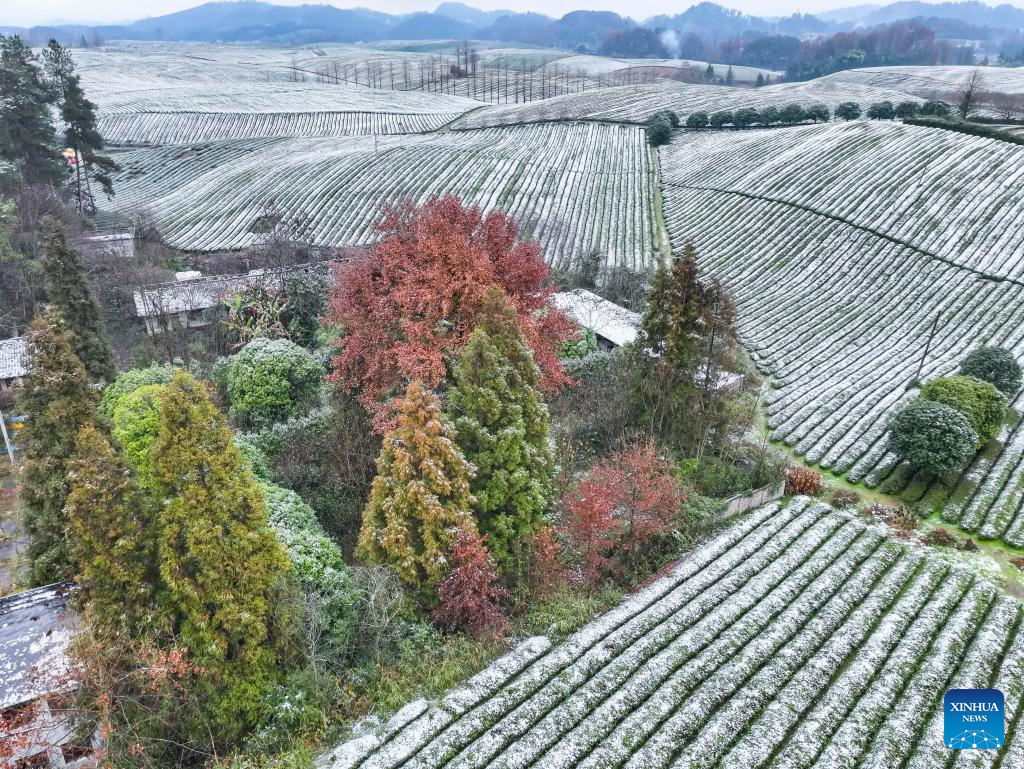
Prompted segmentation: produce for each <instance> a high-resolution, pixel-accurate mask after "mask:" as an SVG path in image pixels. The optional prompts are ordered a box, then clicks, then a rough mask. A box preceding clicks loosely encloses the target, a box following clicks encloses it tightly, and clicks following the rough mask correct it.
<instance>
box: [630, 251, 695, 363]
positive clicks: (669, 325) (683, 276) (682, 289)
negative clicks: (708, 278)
mask: <svg viewBox="0 0 1024 769" xmlns="http://www.w3.org/2000/svg"><path fill="white" fill-rule="evenodd" d="M707 301H708V290H707V288H706V287H705V286H704V285H703V283H701V281H700V278H699V276H698V273H697V252H696V250H695V249H694V248H693V245H692V244H690V243H687V244H686V246H685V248H684V249H683V253H682V255H680V256H677V257H676V258H675V260H674V261H673V263H672V270H671V272H669V271H668V270H667V269H666V268H665V267H664V266H661V267H659V268H658V272H657V274H656V275H655V278H654V285H653V286H652V288H651V293H650V296H649V298H648V304H647V311H646V312H645V313H644V317H643V322H642V328H643V339H644V345H645V346H646V347H647V348H648V349H650V350H652V351H653V352H654V353H656V354H657V356H658V357H659V358H661V359H662V360H663V361H664V362H666V363H668V364H669V365H671V366H672V367H673V368H674V369H676V370H677V371H693V370H694V368H695V367H696V365H697V364H698V362H699V361H700V359H701V350H702V346H701V336H702V333H703V332H702V325H703V321H702V320H701V318H702V315H703V313H704V309H705V304H706V303H707Z"/></svg>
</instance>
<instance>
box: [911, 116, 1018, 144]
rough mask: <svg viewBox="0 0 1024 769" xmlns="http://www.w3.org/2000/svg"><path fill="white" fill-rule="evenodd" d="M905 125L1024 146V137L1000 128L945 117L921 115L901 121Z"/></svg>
mask: <svg viewBox="0 0 1024 769" xmlns="http://www.w3.org/2000/svg"><path fill="white" fill-rule="evenodd" d="M903 122H904V123H906V124H907V125H919V126H926V127H928V128H941V129H943V130H945V131H955V132H957V133H961V134H968V135H969V136H981V137H983V138H985V139H997V140H999V141H1001V142H1008V143H1009V144H1024V136H1020V135H1019V134H1016V133H1013V132H1011V131H1006V130H1004V129H1003V128H1002V127H1000V126H988V125H980V124H978V123H971V122H968V121H966V120H950V119H949V118H946V117H924V116H921V115H917V116H909V117H906V118H904V119H903Z"/></svg>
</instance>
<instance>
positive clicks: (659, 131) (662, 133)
mask: <svg viewBox="0 0 1024 769" xmlns="http://www.w3.org/2000/svg"><path fill="white" fill-rule="evenodd" d="M647 141H648V142H649V143H650V145H651V146H652V147H660V146H661V145H663V144H668V143H669V142H670V141H672V123H671V122H670V121H669V119H668V118H667V117H665V116H664V115H662V114H661V113H659V114H657V115H654V116H653V117H652V118H651V119H650V120H648V121H647Z"/></svg>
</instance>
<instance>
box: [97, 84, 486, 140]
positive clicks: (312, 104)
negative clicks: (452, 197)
mask: <svg viewBox="0 0 1024 769" xmlns="http://www.w3.org/2000/svg"><path fill="white" fill-rule="evenodd" d="M479 106H480V104H478V103H477V102H474V101H471V100H469V99H462V98H459V97H457V96H448V95H445V94H435V93H417V92H404V91H380V90H371V89H368V88H358V87H355V86H337V85H320V84H315V83H302V82H298V83H282V82H254V83H249V84H247V85H245V87H244V88H240V87H239V86H238V85H232V86H225V85H223V84H197V85H194V86H180V87H173V88H171V87H168V88H154V89H152V90H148V91H138V90H133V91H126V92H123V93H120V94H111V95H109V96H108V97H107V98H106V99H105V100H104V102H103V104H102V109H101V111H100V113H99V129H100V132H101V133H102V134H103V137H104V138H105V139H106V141H107V142H109V143H111V144H146V145H158V144H179V143H182V142H197V141H215V140H219V139H258V138H269V137H276V136H281V137H289V136H291V137H303V136H325V137H326V136H350V135H359V134H401V133H417V132H424V131H432V130H435V129H437V128H439V127H441V126H443V125H445V124H446V123H449V122H451V121H452V120H454V119H455V118H457V117H459V116H460V115H462V114H464V113H465V112H468V111H469V110H472V109H476V108H478V107H479Z"/></svg>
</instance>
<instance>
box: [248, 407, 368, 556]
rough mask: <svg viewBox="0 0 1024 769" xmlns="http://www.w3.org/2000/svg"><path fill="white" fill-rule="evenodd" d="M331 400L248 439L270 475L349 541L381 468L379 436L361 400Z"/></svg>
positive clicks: (342, 539) (332, 531) (341, 539)
mask: <svg viewBox="0 0 1024 769" xmlns="http://www.w3.org/2000/svg"><path fill="white" fill-rule="evenodd" d="M332 401H333V402H332V404H331V406H330V407H327V406H323V407H320V408H316V409H313V410H312V411H311V412H309V413H308V414H305V415H303V416H300V417H295V418H294V419H289V420H288V421H287V422H281V423H278V424H275V425H271V426H269V427H267V428H265V429H263V430H261V431H259V432H255V433H248V434H247V435H246V436H245V440H246V442H247V443H249V444H251V445H252V446H253V447H254V448H256V449H258V450H259V451H260V452H262V454H263V456H264V457H265V458H266V461H267V464H268V465H269V468H270V477H271V480H273V481H274V483H277V484H279V485H281V486H285V487H286V488H289V489H292V490H293V491H295V492H297V493H298V494H299V496H301V497H302V498H303V499H304V500H305V501H306V503H307V504H309V505H310V506H312V508H313V509H314V510H316V512H317V514H318V516H319V518H320V521H321V523H322V524H323V525H324V526H325V527H326V528H327V530H328V531H329V532H330V534H331V535H332V536H333V537H334V538H335V539H336V540H337V541H338V542H341V543H347V546H351V545H352V543H353V542H354V540H355V536H356V533H357V532H358V531H359V525H360V523H361V520H362V511H363V507H364V506H365V505H366V497H367V494H368V492H369V488H370V484H371V483H372V482H373V478H374V476H375V475H376V473H377V468H376V459H377V455H378V454H379V453H380V437H379V436H378V435H376V434H375V433H374V432H373V431H372V430H371V429H370V424H369V419H368V417H367V415H366V412H365V411H364V410H363V408H362V406H360V405H359V403H358V402H356V401H355V400H354V399H352V398H348V397H336V398H334V399H332Z"/></svg>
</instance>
